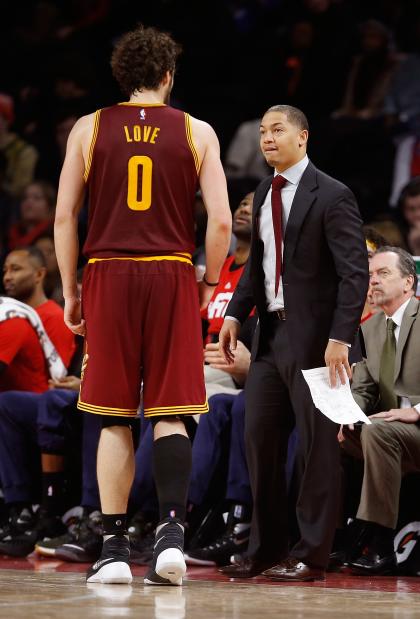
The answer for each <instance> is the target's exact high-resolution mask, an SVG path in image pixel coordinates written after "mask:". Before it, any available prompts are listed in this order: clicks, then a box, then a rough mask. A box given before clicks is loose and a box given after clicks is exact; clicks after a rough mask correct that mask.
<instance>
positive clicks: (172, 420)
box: [150, 415, 185, 429]
mask: <svg viewBox="0 0 420 619" xmlns="http://www.w3.org/2000/svg"><path fill="white" fill-rule="evenodd" d="M160 421H164V422H165V423H169V424H172V425H173V426H177V425H178V424H179V423H181V424H182V425H183V426H184V427H185V422H184V419H183V418H182V416H181V415H156V417H151V418H150V423H151V424H152V427H153V429H155V428H156V426H157V424H158V423H159V422H160Z"/></svg>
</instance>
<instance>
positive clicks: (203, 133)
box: [191, 118, 232, 307]
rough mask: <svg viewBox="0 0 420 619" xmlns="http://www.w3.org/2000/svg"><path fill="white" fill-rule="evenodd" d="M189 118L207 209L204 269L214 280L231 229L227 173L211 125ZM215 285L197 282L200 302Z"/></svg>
mask: <svg viewBox="0 0 420 619" xmlns="http://www.w3.org/2000/svg"><path fill="white" fill-rule="evenodd" d="M191 121H192V133H193V138H194V143H195V145H196V148H197V151H198V155H199V158H200V164H201V165H200V177H199V180H200V188H201V193H202V196H203V201H204V205H205V207H206V210H207V216H208V222H207V232H206V273H205V279H206V280H207V282H210V283H216V282H218V281H219V275H220V271H221V268H222V266H223V263H224V261H225V259H226V256H227V253H228V250H229V244H230V238H231V233H232V214H231V211H230V207H229V198H228V192H227V185H226V177H225V173H224V171H223V166H222V162H221V161H220V146H219V140H218V139H217V136H216V133H215V132H214V130H213V129H212V127H211V126H210V125H208V124H207V123H205V122H203V121H201V120H197V119H195V118H192V119H191ZM213 290H214V287H211V286H208V285H206V283H205V282H203V283H202V284H200V302H201V306H202V307H205V306H206V305H207V303H208V301H209V300H210V298H211V296H212V294H213Z"/></svg>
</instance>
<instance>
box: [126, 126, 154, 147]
mask: <svg viewBox="0 0 420 619" xmlns="http://www.w3.org/2000/svg"><path fill="white" fill-rule="evenodd" d="M159 131H160V128H159V127H151V126H150V125H134V126H133V127H127V125H124V133H125V139H126V140H127V142H149V144H156V139H157V138H158V134H159Z"/></svg>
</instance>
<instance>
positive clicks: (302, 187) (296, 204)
mask: <svg viewBox="0 0 420 619" xmlns="http://www.w3.org/2000/svg"><path fill="white" fill-rule="evenodd" d="M317 187H318V183H317V179H316V168H315V166H314V165H312V163H311V162H309V163H308V166H307V168H306V170H305V172H304V173H303V176H302V178H301V179H300V182H299V185H298V188H297V190H296V193H295V197H294V198H293V202H292V207H291V209H290V215H289V219H288V221H287V226H286V231H285V235H284V254H283V263H284V264H285V265H287V263H288V262H289V261H290V260H291V258H292V256H293V253H294V250H295V247H296V243H297V240H298V237H299V231H300V229H301V227H302V224H303V222H304V220H305V217H306V215H307V214H308V212H309V209H310V208H311V206H312V204H313V203H314V202H315V199H316V197H317V194H316V191H315V189H316V188H317Z"/></svg>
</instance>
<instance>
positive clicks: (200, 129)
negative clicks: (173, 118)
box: [189, 115, 216, 138]
mask: <svg viewBox="0 0 420 619" xmlns="http://www.w3.org/2000/svg"><path fill="white" fill-rule="evenodd" d="M189 117H190V119H191V126H192V128H193V131H194V132H197V134H198V135H200V136H203V137H208V138H213V137H216V132H215V130H214V129H213V127H212V126H211V125H210V124H209V123H208V122H206V121H205V120H200V119H199V118H195V117H194V116H191V115H189Z"/></svg>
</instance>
